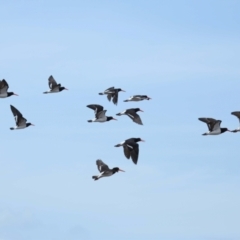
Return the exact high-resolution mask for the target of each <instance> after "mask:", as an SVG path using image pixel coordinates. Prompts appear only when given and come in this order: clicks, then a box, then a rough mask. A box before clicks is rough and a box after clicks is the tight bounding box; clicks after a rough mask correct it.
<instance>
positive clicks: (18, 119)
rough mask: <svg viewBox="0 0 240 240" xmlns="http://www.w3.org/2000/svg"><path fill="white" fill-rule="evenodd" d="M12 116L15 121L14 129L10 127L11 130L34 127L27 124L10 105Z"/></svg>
mask: <svg viewBox="0 0 240 240" xmlns="http://www.w3.org/2000/svg"><path fill="white" fill-rule="evenodd" d="M10 108H11V110H12V113H13V116H14V118H15V121H16V127H11V128H10V129H11V130H17V129H23V128H26V127H29V126H34V125H33V124H32V123H27V119H26V118H24V117H23V115H22V114H21V113H20V112H19V111H18V110H17V109H16V108H15V107H14V106H12V105H10Z"/></svg>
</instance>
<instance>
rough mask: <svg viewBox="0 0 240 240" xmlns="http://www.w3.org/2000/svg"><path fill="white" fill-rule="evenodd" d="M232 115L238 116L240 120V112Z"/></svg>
mask: <svg viewBox="0 0 240 240" xmlns="http://www.w3.org/2000/svg"><path fill="white" fill-rule="evenodd" d="M231 114H232V115H234V116H236V117H237V118H238V119H239V120H240V112H232V113H231Z"/></svg>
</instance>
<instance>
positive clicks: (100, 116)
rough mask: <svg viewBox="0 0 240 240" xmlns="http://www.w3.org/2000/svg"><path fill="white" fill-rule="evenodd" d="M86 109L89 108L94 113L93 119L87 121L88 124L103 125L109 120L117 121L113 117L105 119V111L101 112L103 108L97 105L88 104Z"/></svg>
mask: <svg viewBox="0 0 240 240" xmlns="http://www.w3.org/2000/svg"><path fill="white" fill-rule="evenodd" d="M87 107H88V108H91V109H93V110H94V113H95V118H94V119H92V120H88V122H100V123H104V122H107V121H110V120H117V119H115V118H113V117H107V116H105V114H106V112H107V110H103V106H101V105H98V104H90V105H87Z"/></svg>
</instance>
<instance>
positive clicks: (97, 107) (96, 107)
mask: <svg viewBox="0 0 240 240" xmlns="http://www.w3.org/2000/svg"><path fill="white" fill-rule="evenodd" d="M87 107H88V108H91V109H92V110H94V112H95V114H97V113H99V112H101V111H103V106H101V105H98V104H90V105H87Z"/></svg>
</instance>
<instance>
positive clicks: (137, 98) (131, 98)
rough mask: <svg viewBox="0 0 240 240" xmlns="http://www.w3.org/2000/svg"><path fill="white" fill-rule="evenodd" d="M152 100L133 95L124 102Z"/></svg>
mask: <svg viewBox="0 0 240 240" xmlns="http://www.w3.org/2000/svg"><path fill="white" fill-rule="evenodd" d="M150 99H151V98H150V97H148V96H147V95H133V96H131V97H130V98H128V99H126V100H124V102H139V101H143V100H150Z"/></svg>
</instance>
